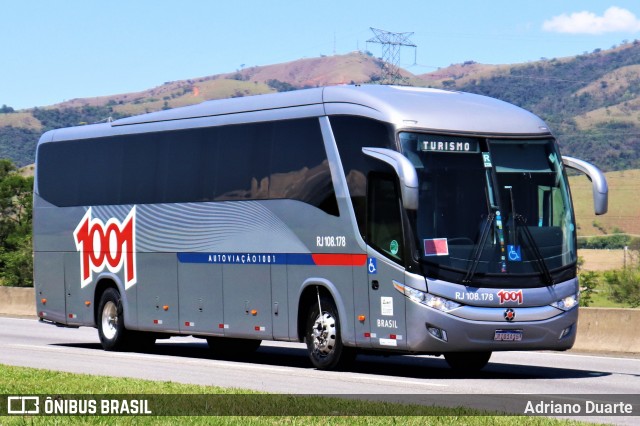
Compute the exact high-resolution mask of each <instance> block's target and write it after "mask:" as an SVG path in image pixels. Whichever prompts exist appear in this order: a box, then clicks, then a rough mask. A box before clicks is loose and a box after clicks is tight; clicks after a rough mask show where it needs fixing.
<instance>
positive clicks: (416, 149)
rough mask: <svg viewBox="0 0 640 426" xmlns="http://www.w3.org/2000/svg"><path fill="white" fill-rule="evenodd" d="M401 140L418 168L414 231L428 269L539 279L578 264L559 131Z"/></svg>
mask: <svg viewBox="0 0 640 426" xmlns="http://www.w3.org/2000/svg"><path fill="white" fill-rule="evenodd" d="M400 143H401V146H402V150H403V153H404V155H405V156H406V157H407V158H408V159H409V160H410V161H411V162H412V163H413V165H414V166H415V167H416V170H417V173H418V178H419V185H420V188H419V205H418V210H417V213H416V218H415V224H414V228H415V229H414V231H415V233H416V234H417V235H416V236H415V237H416V239H417V246H418V251H419V257H420V260H421V263H422V264H423V265H424V267H425V273H426V275H427V276H432V277H433V276H434V275H435V276H436V277H441V276H444V277H446V278H447V279H450V280H453V281H456V282H460V283H464V284H470V283H475V284H474V285H475V286H482V285H483V284H482V283H483V280H485V281H486V279H487V277H490V280H491V283H493V284H495V285H500V286H503V285H504V286H506V282H507V281H512V282H513V279H514V278H516V277H521V278H525V277H527V278H528V281H527V283H528V284H527V285H526V286H536V285H550V284H552V283H554V282H559V281H560V280H561V279H562V278H563V276H564V275H563V271H564V272H566V271H567V270H570V269H571V268H572V267H573V268H575V262H576V248H575V226H574V219H573V213H572V209H571V201H570V197H569V191H568V187H567V180H566V175H565V174H564V172H563V168H562V159H561V157H560V155H559V153H558V151H557V149H556V145H555V143H554V141H553V139H551V138H545V139H492V138H472V137H458V136H444V135H430V134H421V133H410V132H403V133H400ZM433 271H438V272H437V273H434V272H433ZM443 271H445V273H444V275H443ZM446 271H449V272H450V274H447V273H446ZM501 276H502V277H504V278H505V279H504V281H503V280H501V279H500V277H501ZM532 278H535V279H532ZM486 282H489V281H486ZM478 283H479V284H478ZM520 285H522V284H520Z"/></svg>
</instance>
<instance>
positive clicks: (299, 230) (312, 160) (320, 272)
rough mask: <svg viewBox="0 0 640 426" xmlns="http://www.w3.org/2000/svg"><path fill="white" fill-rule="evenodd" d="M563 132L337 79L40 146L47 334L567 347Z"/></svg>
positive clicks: (571, 328)
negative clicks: (71, 331)
mask: <svg viewBox="0 0 640 426" xmlns="http://www.w3.org/2000/svg"><path fill="white" fill-rule="evenodd" d="M566 168H573V169H576V170H579V171H581V172H582V173H584V174H586V175H587V176H588V177H589V178H590V179H591V181H592V183H593V201H594V210H595V213H596V214H603V213H605V212H606V210H607V192H608V190H607V183H606V179H605V177H604V175H603V174H602V173H601V172H600V170H599V169H598V168H597V167H595V166H593V165H591V164H589V163H587V162H585V161H582V160H579V159H575V158H570V157H564V156H562V155H561V154H560V152H559V150H558V145H557V143H556V141H555V139H554V137H553V136H552V134H551V132H550V130H549V128H548V127H547V125H546V124H545V123H544V122H543V121H542V120H541V119H540V118H538V117H536V116H535V115H533V114H532V113H530V112H527V111H525V110H523V109H521V108H519V107H516V106H514V105H511V104H508V103H505V102H502V101H499V100H496V99H492V98H488V97H484V96H479V95H474V94H468V93H460V92H453V91H442V90H435V89H426V88H410V87H400V86H382V85H350V86H332V87H320V88H312V89H305V90H299V91H294V92H287V93H275V94H267V95H259V96H250V97H243V98H233V99H225V100H214V101H208V102H204V103H201V104H197V105H192V106H186V107H182V108H176V109H171V110H165V111H160V112H154V113H148V114H143V115H138V116H133V117H129V118H123V119H119V120H115V121H112V122H106V123H100V124H92V125H85V126H79V127H72V128H66V129H58V130H52V131H49V132H46V133H45V134H44V135H43V136H42V137H41V138H40V140H39V143H38V146H37V153H36V174H35V184H34V185H35V187H34V217H33V224H34V225H33V226H34V228H33V229H34V230H33V232H34V234H33V244H34V282H35V292H36V304H37V314H38V316H39V318H40V320H41V321H43V322H46V323H50V324H55V325H58V326H66V327H80V326H88V327H95V328H97V330H98V335H99V338H100V342H101V344H102V346H103V348H104V349H105V350H133V349H136V348H144V347H148V346H149V345H152V344H154V343H155V341H156V339H160V338H168V337H171V336H181V335H188V336H194V337H196V338H202V339H206V341H207V343H208V344H209V346H210V347H211V350H212V351H214V352H216V353H218V354H224V355H225V356H233V355H236V354H243V353H249V352H251V351H254V350H256V349H257V348H258V347H259V345H260V344H261V341H263V340H275V341H287V342H303V343H306V347H307V350H308V354H309V358H310V360H311V362H312V364H313V366H314V367H315V368H318V369H338V368H345V367H346V366H347V365H349V363H351V362H352V361H353V360H354V359H355V357H356V355H357V354H358V353H363V352H364V353H381V354H427V355H435V356H444V358H445V360H446V361H447V362H448V364H449V365H450V366H451V367H452V368H457V369H467V370H471V369H476V370H477V369H481V368H483V367H484V366H485V365H486V364H487V363H488V361H489V358H490V356H491V354H492V352H494V351H522V350H542V349H544V350H558V351H562V350H566V349H569V348H571V347H572V345H573V343H574V341H575V338H576V322H577V319H578V301H579V292H580V290H579V284H578V279H577V275H576V260H577V256H576V222H575V218H574V213H573V209H572V203H571V196H570V191H569V185H568V181H567V176H566V172H565V170H566Z"/></svg>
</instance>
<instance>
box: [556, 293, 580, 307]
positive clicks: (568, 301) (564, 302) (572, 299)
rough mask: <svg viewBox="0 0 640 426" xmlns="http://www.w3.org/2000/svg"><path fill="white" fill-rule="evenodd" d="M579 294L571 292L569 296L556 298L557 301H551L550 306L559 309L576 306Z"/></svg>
mask: <svg viewBox="0 0 640 426" xmlns="http://www.w3.org/2000/svg"><path fill="white" fill-rule="evenodd" d="M578 300H579V296H578V294H577V293H576V294H572V295H571V296H567V297H565V298H562V299H560V300H558V301H557V302H553V303H552V304H551V306H553V307H554V308H557V309H561V310H563V311H568V310H569V309H572V308H575V307H576V306H578Z"/></svg>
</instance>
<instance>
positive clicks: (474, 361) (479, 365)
mask: <svg viewBox="0 0 640 426" xmlns="http://www.w3.org/2000/svg"><path fill="white" fill-rule="evenodd" d="M489 358H491V352H450V353H446V354H444V359H445V360H446V361H447V364H449V367H451V368H453V369H454V370H458V371H464V372H474V371H480V370H482V369H483V368H484V367H485V366H486V365H487V363H488V362H489Z"/></svg>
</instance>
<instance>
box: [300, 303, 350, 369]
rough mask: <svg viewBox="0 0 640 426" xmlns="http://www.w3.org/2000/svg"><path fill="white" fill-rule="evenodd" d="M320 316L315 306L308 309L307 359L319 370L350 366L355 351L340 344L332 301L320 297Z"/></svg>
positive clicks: (336, 311) (337, 318)
mask: <svg viewBox="0 0 640 426" xmlns="http://www.w3.org/2000/svg"><path fill="white" fill-rule="evenodd" d="M320 305H321V306H322V314H321V313H320V310H319V308H318V305H317V304H315V303H314V304H313V305H311V306H310V307H309V314H308V316H307V325H306V329H305V330H306V333H305V342H306V344H307V352H308V353H309V359H310V360H311V363H312V364H313V366H314V367H316V368H317V369H319V370H335V369H339V368H344V367H346V366H348V365H349V364H351V362H353V360H354V359H355V357H356V352H355V349H353V348H348V347H345V346H344V345H343V344H342V339H341V333H340V318H339V316H338V309H337V308H336V304H335V302H334V301H333V299H331V298H328V297H324V296H323V297H320Z"/></svg>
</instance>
